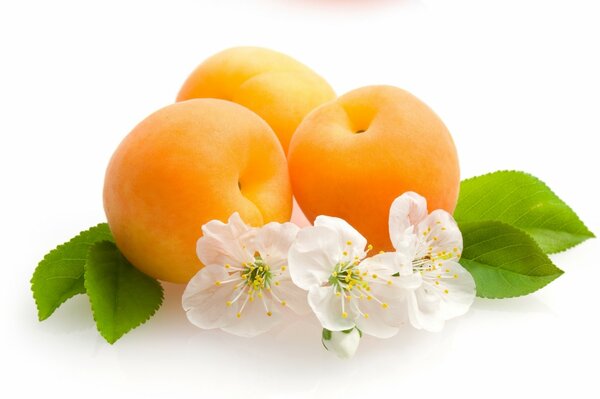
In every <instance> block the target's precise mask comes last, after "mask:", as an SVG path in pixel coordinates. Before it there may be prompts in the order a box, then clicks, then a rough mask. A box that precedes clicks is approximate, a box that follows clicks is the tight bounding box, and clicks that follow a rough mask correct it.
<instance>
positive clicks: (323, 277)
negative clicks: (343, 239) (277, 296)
mask: <svg viewBox="0 0 600 399" xmlns="http://www.w3.org/2000/svg"><path fill="white" fill-rule="evenodd" d="M341 254H342V248H340V240H339V239H338V235H337V234H336V232H335V231H334V230H332V229H331V228H329V227H324V226H313V227H307V228H305V229H302V230H300V232H298V235H297V237H296V240H295V241H294V243H293V244H292V246H291V247H290V251H289V253H288V266H289V269H290V275H291V277H292V280H293V281H294V283H295V284H296V285H297V286H299V287H300V288H302V289H305V290H308V289H310V287H312V286H320V285H321V284H322V283H325V282H327V280H328V279H329V276H330V275H331V273H332V271H333V269H334V267H335V265H336V264H337V263H338V262H339V261H340V256H341Z"/></svg>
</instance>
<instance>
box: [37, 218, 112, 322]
mask: <svg viewBox="0 0 600 399" xmlns="http://www.w3.org/2000/svg"><path fill="white" fill-rule="evenodd" d="M112 239H113V238H112V235H111V233H110V229H109V228H108V225H107V224H106V223H101V224H99V225H97V226H94V227H92V228H91V229H89V230H86V231H83V232H81V233H80V234H79V235H78V236H76V237H74V238H72V239H71V240H70V241H69V242H66V243H64V244H62V245H59V246H58V247H56V248H55V249H53V250H52V251H50V252H49V253H48V254H46V256H45V257H44V259H43V260H42V261H41V262H40V263H39V264H38V266H37V268H36V269H35V272H34V273H33V277H32V278H31V291H32V292H33V298H34V300H35V303H36V305H37V309H38V318H39V320H40V321H42V320H45V319H47V318H48V317H50V315H52V313H54V311H55V310H56V309H57V308H58V307H59V306H60V305H61V304H62V303H64V302H65V301H66V300H67V299H69V298H71V297H73V296H75V295H77V294H83V293H85V288H84V284H83V265H84V264H85V260H86V257H87V253H88V251H89V249H90V247H91V246H92V245H93V244H94V243H96V242H98V241H105V240H109V241H111V240H112Z"/></svg>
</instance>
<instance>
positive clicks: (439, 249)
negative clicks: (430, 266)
mask: <svg viewBox="0 0 600 399" xmlns="http://www.w3.org/2000/svg"><path fill="white" fill-rule="evenodd" d="M416 232H417V235H418V237H419V238H420V240H421V242H422V244H421V245H420V249H421V252H423V251H426V250H425V248H427V249H428V248H431V252H432V253H433V254H434V255H437V254H440V253H444V252H445V253H446V254H448V255H447V256H443V259H441V260H442V261H443V260H456V261H458V259H459V257H460V253H461V252H462V248H463V240H462V234H461V232H460V230H459V229H458V225H457V224H456V221H455V220H454V218H453V217H452V215H450V214H449V213H448V212H446V211H444V210H442V209H436V210H435V211H433V212H431V213H430V214H429V215H428V216H427V217H426V218H425V219H424V220H423V221H421V223H419V225H418V226H417V229H416Z"/></svg>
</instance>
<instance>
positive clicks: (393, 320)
mask: <svg viewBox="0 0 600 399" xmlns="http://www.w3.org/2000/svg"><path fill="white" fill-rule="evenodd" d="M372 291H373V295H374V296H376V297H377V298H378V299H379V300H381V301H382V302H383V303H384V304H385V308H383V307H382V304H381V303H379V302H377V301H375V300H374V299H371V300H367V299H360V300H358V301H359V302H358V306H359V307H360V311H361V312H362V313H363V315H359V316H357V318H356V326H357V327H358V328H359V329H360V330H361V331H362V332H363V333H365V334H368V335H372V336H374V337H377V338H390V337H392V336H394V335H396V333H397V332H398V326H399V325H400V324H402V322H403V321H404V320H405V316H404V314H403V313H405V312H406V309H405V308H402V307H400V305H401V304H403V301H402V300H401V298H400V297H399V296H395V297H394V298H389V299H386V298H385V296H384V295H382V293H381V292H377V291H376V290H374V289H373V290H372Z"/></svg>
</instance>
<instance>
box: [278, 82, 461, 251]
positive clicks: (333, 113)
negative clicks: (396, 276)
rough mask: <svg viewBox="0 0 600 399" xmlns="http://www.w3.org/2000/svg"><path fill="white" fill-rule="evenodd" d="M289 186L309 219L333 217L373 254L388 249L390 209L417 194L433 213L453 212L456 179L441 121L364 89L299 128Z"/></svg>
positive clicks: (403, 98) (388, 91)
mask: <svg viewBox="0 0 600 399" xmlns="http://www.w3.org/2000/svg"><path fill="white" fill-rule="evenodd" d="M288 166H289V170H290V178H291V182H292V189H293V192H294V196H295V198H296V200H297V201H298V204H299V205H300V207H301V208H302V211H304V213H305V214H306V216H307V217H308V218H309V220H311V221H312V220H314V218H315V217H316V216H318V215H329V216H338V217H341V218H343V219H345V220H347V221H348V222H349V223H350V224H352V225H353V226H354V227H356V228H357V230H358V231H359V232H361V233H362V234H363V235H365V237H366V238H367V239H368V240H369V241H370V242H371V243H372V244H373V245H374V246H375V248H376V249H378V250H391V249H392V246H391V242H390V240H389V234H388V214H389V208H390V205H391V203H392V201H393V200H394V198H396V197H397V196H399V195H401V194H402V193H404V192H406V191H415V192H417V193H419V194H421V195H423V196H424V197H425V198H427V203H428V205H429V208H430V210H433V209H438V208H441V209H445V210H446V211H448V212H452V211H453V210H454V207H455V205H456V200H457V196H458V189H459V183H460V176H459V175H460V174H459V166H458V157H457V154H456V148H455V146H454V143H453V141H452V137H451V136H450V133H449V132H448V129H447V128H446V126H445V125H444V123H443V122H442V121H441V119H440V118H439V117H438V116H437V115H436V114H435V113H434V112H433V111H432V110H431V109H430V108H429V107H428V106H427V105H425V104H424V103H423V102H421V101H420V100H419V99H417V98H416V97H415V96H413V95H412V94H410V93H408V92H406V91H404V90H402V89H399V88H396V87H392V86H369V87H363V88H360V89H357V90H354V91H351V92H349V93H347V94H345V95H343V96H341V97H339V98H338V99H337V100H335V101H331V102H329V103H326V104H324V105H321V106H320V107H318V108H317V109H315V110H314V111H312V112H311V113H310V114H309V115H308V116H307V117H306V118H305V119H304V121H303V122H302V123H301V124H300V126H299V127H298V129H297V130H296V132H295V133H294V136H293V138H292V141H291V143H290V148H289V152H288Z"/></svg>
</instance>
